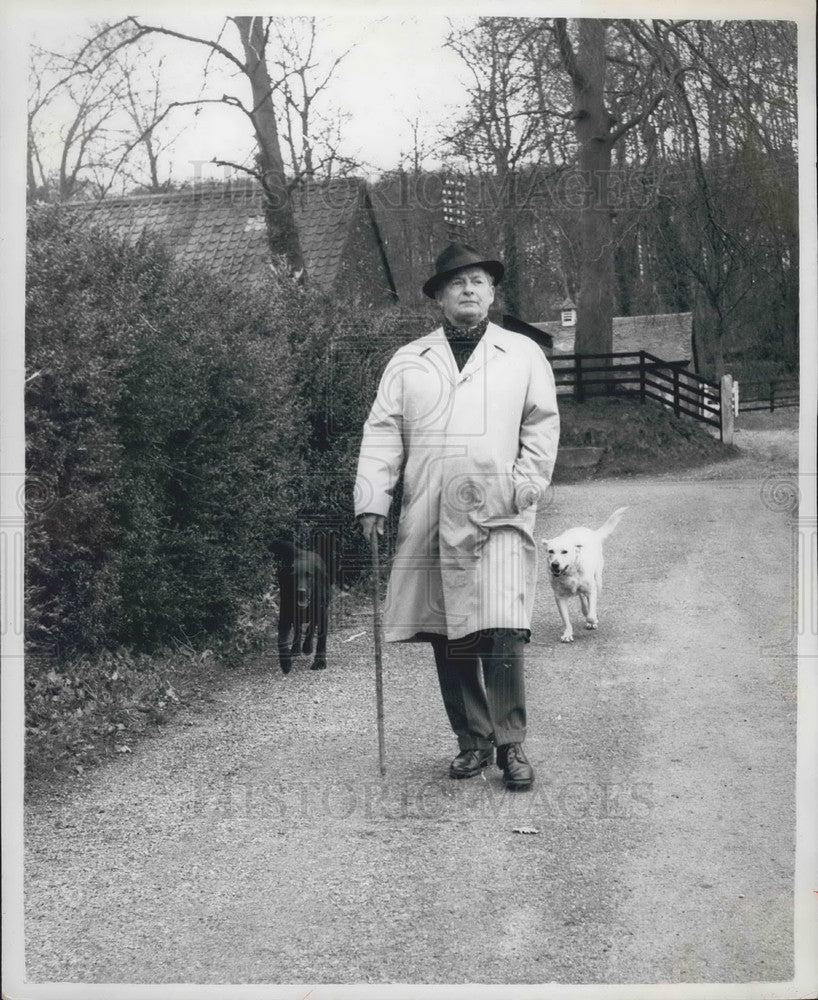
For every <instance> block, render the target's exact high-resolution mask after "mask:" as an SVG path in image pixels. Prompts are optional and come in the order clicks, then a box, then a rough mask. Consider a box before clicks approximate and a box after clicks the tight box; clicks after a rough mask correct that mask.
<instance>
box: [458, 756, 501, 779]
mask: <svg viewBox="0 0 818 1000" xmlns="http://www.w3.org/2000/svg"><path fill="white" fill-rule="evenodd" d="M493 763H494V762H493V761H492V760H484V761H483V763H482V764H481V765H480V766H479V767H478V768H477V770H476V771H449V777H450V778H455V779H456V780H460V778H476V777H477V775H478V774H479V773H480V772H481V771H482V770H484V769H485V768H487V767H488V766H489V764H493Z"/></svg>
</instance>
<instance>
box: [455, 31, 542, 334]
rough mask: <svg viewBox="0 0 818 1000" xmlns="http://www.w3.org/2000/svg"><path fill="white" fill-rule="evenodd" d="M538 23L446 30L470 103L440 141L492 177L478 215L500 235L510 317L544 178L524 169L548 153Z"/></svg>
mask: <svg viewBox="0 0 818 1000" xmlns="http://www.w3.org/2000/svg"><path fill="white" fill-rule="evenodd" d="M539 30H540V29H539V25H538V23H537V22H536V21H523V20H521V19H519V18H502V17H483V18H480V19H479V20H478V21H477V23H476V24H475V26H474V27H473V28H470V29H467V30H463V28H462V27H461V26H458V28H457V29H456V30H455V29H453V30H452V31H450V33H449V35H448V37H447V39H446V43H445V44H446V45H447V47H449V48H450V49H452V50H453V51H454V52H456V53H457V55H458V56H460V58H461V59H462V61H463V63H464V64H465V65H466V67H467V68H468V70H469V73H470V76H471V85H470V87H469V97H470V103H469V106H468V108H467V111H466V114H465V115H464V116H463V117H462V118H461V120H460V121H459V122H458V123H457V126H456V128H455V129H454V131H452V132H451V133H450V134H449V135H447V136H446V139H445V141H446V142H447V144H448V145H449V148H450V149H451V150H452V152H453V153H454V154H455V156H456V157H459V158H461V159H462V160H463V161H465V162H466V164H468V165H469V166H471V167H473V168H477V169H478V170H480V169H481V168H482V169H483V170H486V169H488V170H489V171H490V174H488V176H486V175H485V174H484V178H485V180H486V181H487V182H488V181H489V179H490V181H491V183H490V185H489V184H487V185H486V188H487V189H486V190H484V192H483V195H482V198H481V202H482V204H481V206H480V209H481V210H485V209H486V208H487V207H488V208H489V209H490V210H492V212H493V214H494V216H495V219H496V221H497V224H498V227H499V230H500V233H501V243H502V246H501V250H502V254H503V261H504V263H505V265H506V277H505V278H504V281H503V296H504V299H505V302H506V305H507V307H508V309H509V311H510V312H512V313H515V314H520V313H521V312H522V311H524V309H523V306H524V303H523V301H522V298H523V295H522V275H521V267H520V261H519V227H520V215H521V212H523V211H524V210H525V209H526V207H527V205H528V203H529V199H530V197H531V195H532V194H533V193H534V191H535V190H536V187H537V184H538V182H540V181H541V180H542V177H541V176H540V177H538V176H537V175H536V174H535V173H532V172H530V171H529V172H528V175H527V183H526V185H525V188H524V187H523V185H522V184H521V180H522V173H523V167H524V166H526V165H529V166H530V165H531V164H532V163H533V164H540V163H541V162H542V161H543V159H544V157H543V151H544V150H545V149H546V148H548V147H549V145H550V144H549V138H548V137H545V138H544V132H547V129H544V124H545V122H546V119H545V118H544V117H543V116H538V115H537V113H536V103H535V101H536V98H537V91H536V89H535V88H532V86H531V74H530V72H529V68H530V56H531V45H532V42H533V39H534V37H535V36H536V35H537V34H538V33H539Z"/></svg>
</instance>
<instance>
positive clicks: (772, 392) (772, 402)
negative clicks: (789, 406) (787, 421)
mask: <svg viewBox="0 0 818 1000" xmlns="http://www.w3.org/2000/svg"><path fill="white" fill-rule="evenodd" d="M774 410H775V382H770V413H772V412H773V411H774Z"/></svg>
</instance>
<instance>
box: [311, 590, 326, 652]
mask: <svg viewBox="0 0 818 1000" xmlns="http://www.w3.org/2000/svg"><path fill="white" fill-rule="evenodd" d="M328 621H329V595H326V596H325V597H324V598H323V600H322V601H321V603H320V607H319V610H318V624H317V631H318V642H317V645H316V647H315V659H314V660H313V661H312V666H311V667H310V670H326V668H327V632H328V631H329V627H328Z"/></svg>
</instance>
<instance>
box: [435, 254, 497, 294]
mask: <svg viewBox="0 0 818 1000" xmlns="http://www.w3.org/2000/svg"><path fill="white" fill-rule="evenodd" d="M464 267H482V268H483V270H484V271H488V273H489V274H490V275H491V276H492V278H494V283H495V285H496V284H497V283H498V282H499V281H502V280H503V275H504V274H505V273H506V269H505V268H504V267H503V265H502V264H501V263H500V261H499V260H486V259H485V258H484V257H483V255H482V254H481V253H479V252H478V251H477V250H475V249H474V247H470V246H468V245H467V244H465V243H450V244H449V245H448V246H447V247H446V249H445V250H443V251H442V252H441V253H439V254H438V256H437V260H436V261H435V273H434V274H433V275H432V277H431V278H429V280H428V281H427V282H426V283H425V284H424V286H423V294H424V295H427V296H428V297H429V298H430V299H433V298H434V297H435V293H436V292H437V290H438V288H440V286H441V285H442V284H443V282H444V281H446V280H447V279H448V278H450V277H451V276H452V275H453V274H454V273H455V271H462V270H463V268H464Z"/></svg>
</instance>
